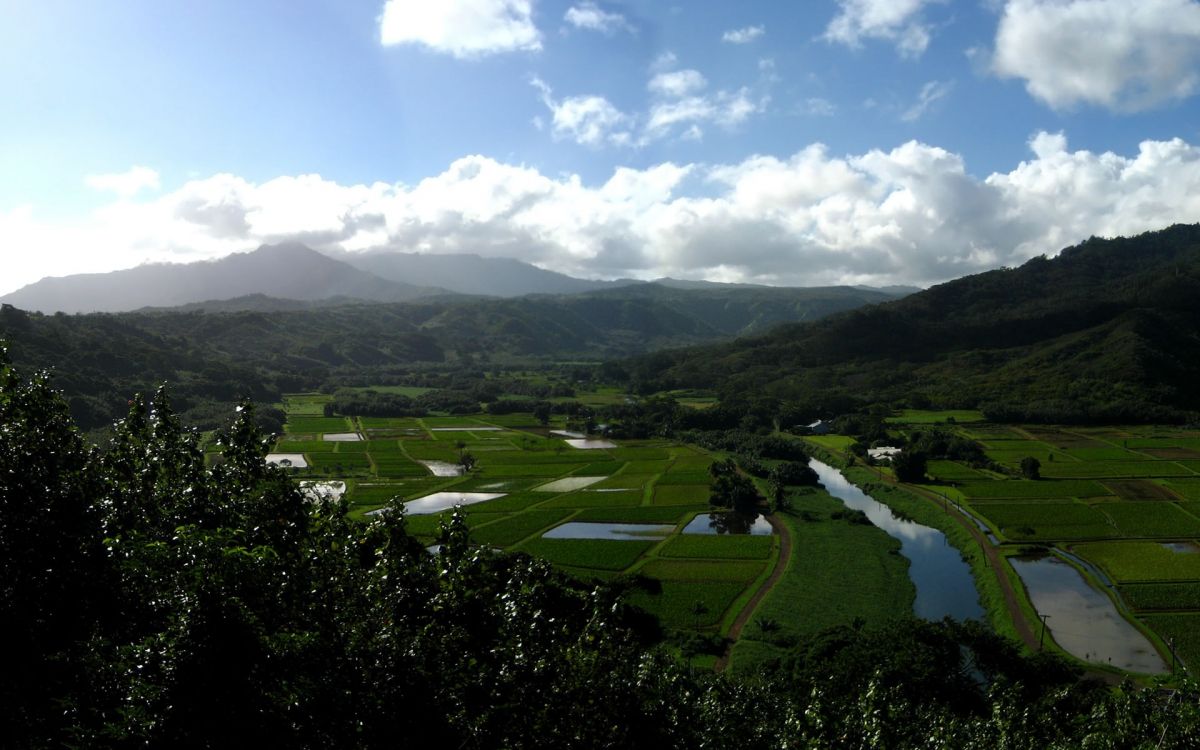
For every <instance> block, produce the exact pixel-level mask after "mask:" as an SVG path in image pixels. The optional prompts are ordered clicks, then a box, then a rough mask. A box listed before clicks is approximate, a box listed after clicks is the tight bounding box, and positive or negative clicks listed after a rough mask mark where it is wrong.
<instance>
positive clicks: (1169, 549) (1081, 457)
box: [812, 412, 1200, 667]
mask: <svg viewBox="0 0 1200 750" xmlns="http://www.w3.org/2000/svg"><path fill="white" fill-rule="evenodd" d="M935 415H936V413H933V414H930V415H928V416H927V417H925V418H919V415H918V417H917V418H910V416H909V414H908V413H907V412H906V413H904V414H903V415H901V416H900V417H898V418H895V420H894V421H895V422H897V423H901V424H907V425H909V427H908V428H907V429H909V430H917V429H922V428H926V427H927V426H928V425H929V424H930V423H932V422H937V421H939V420H937V419H936V418H935ZM956 421H957V420H956ZM944 429H950V430H952V431H953V432H955V433H957V434H958V435H961V436H963V437H966V438H970V439H972V440H976V441H978V442H979V443H980V444H981V445H982V446H983V448H984V451H985V453H986V456H987V458H988V459H989V460H990V461H992V462H994V463H992V464H991V465H990V467H981V466H974V467H973V466H968V465H966V464H965V463H962V462H957V461H947V460H936V461H930V462H929V465H928V467H927V476H928V477H929V478H928V479H927V481H926V485H927V486H929V485H932V486H930V489H933V490H934V491H935V492H937V493H938V494H941V495H943V496H945V497H948V498H950V499H952V500H955V501H956V502H959V503H960V504H961V506H962V507H963V508H964V509H966V510H968V511H970V513H971V514H972V515H974V516H975V517H976V518H978V519H982V521H984V522H986V524H987V525H988V526H989V527H990V530H991V531H992V533H993V534H994V535H995V537H996V539H997V542H998V543H999V544H1000V545H1001V547H1003V548H1006V549H1009V550H1017V549H1020V545H1024V544H1027V543H1030V542H1035V543H1038V544H1042V545H1047V546H1050V547H1057V548H1059V549H1061V550H1064V551H1066V552H1069V553H1071V554H1073V555H1076V556H1078V558H1080V559H1082V560H1084V561H1086V562H1087V563H1090V564H1091V565H1094V566H1095V567H1096V568H1097V569H1099V570H1100V571H1102V572H1103V574H1104V575H1105V576H1107V577H1108V578H1109V579H1110V580H1111V582H1112V583H1113V585H1114V587H1115V588H1114V591H1115V593H1117V594H1118V595H1119V596H1120V597H1121V599H1122V601H1123V602H1124V604H1125V605H1126V606H1127V607H1128V609H1129V610H1130V611H1132V612H1133V613H1134V614H1135V616H1136V617H1137V619H1138V620H1140V621H1141V623H1142V624H1143V625H1145V626H1147V627H1148V628H1149V629H1150V630H1152V631H1153V632H1154V633H1156V634H1157V635H1158V636H1159V637H1160V638H1161V639H1162V642H1163V643H1165V640H1166V639H1167V638H1170V637H1174V638H1175V640H1176V647H1177V651H1178V653H1179V656H1180V657H1181V658H1183V659H1184V660H1185V661H1186V662H1188V663H1190V664H1191V665H1192V666H1193V667H1196V666H1200V643H1197V642H1196V640H1197V639H1196V636H1195V635H1194V633H1195V628H1197V627H1200V502H1198V500H1200V461H1197V459H1196V456H1195V455H1194V454H1195V453H1196V452H1197V451H1198V449H1200V432H1196V431H1189V430H1184V429H1180V428H1174V427H1154V426H1133V427H1124V426H1114V427H1086V428H1077V427H1055V426H1046V425H1036V426H1014V425H991V424H986V423H971V424H966V425H961V426H960V425H956V424H949V425H946V426H945V428H944ZM831 437H836V436H823V437H821V438H812V440H813V441H814V442H816V441H829V439H830V438H831ZM1026 457H1033V458H1036V459H1038V461H1039V462H1040V464H1041V465H1040V472H1039V473H1040V475H1041V476H1040V478H1039V479H1027V478H1023V477H1021V472H1020V470H1019V466H1020V463H1021V460H1022V459H1024V458H1026ZM1006 474H1007V476H1006ZM1188 628H1191V629H1192V630H1190V631H1189V630H1188Z"/></svg>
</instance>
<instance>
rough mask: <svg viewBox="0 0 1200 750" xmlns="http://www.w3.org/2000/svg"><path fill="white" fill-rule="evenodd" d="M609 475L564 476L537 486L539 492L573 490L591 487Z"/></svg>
mask: <svg viewBox="0 0 1200 750" xmlns="http://www.w3.org/2000/svg"><path fill="white" fill-rule="evenodd" d="M605 479H608V477H563V478H562V479H556V480H554V481H553V482H548V483H546V484H543V485H542V486H541V487H535V488H534V489H535V490H537V491H538V492H573V491H575V490H581V489H583V488H584V487H591V486H592V485H593V484H596V483H597V482H603V481H604V480H605Z"/></svg>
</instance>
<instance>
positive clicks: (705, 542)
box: [660, 534, 775, 560]
mask: <svg viewBox="0 0 1200 750" xmlns="http://www.w3.org/2000/svg"><path fill="white" fill-rule="evenodd" d="M774 543H775V539H774V537H770V536H721V535H708V534H687V535H682V536H677V537H674V538H672V539H670V540H669V541H668V542H667V543H666V544H665V545H663V548H662V550H661V552H660V554H661V555H662V556H663V557H696V558H708V559H716V560H765V559H767V557H769V556H770V554H771V546H772V545H773V544H774Z"/></svg>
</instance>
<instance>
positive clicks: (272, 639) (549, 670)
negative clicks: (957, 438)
mask: <svg viewBox="0 0 1200 750" xmlns="http://www.w3.org/2000/svg"><path fill="white" fill-rule="evenodd" d="M114 435H115V436H114V438H113V440H112V443H111V445H110V446H108V448H107V450H105V451H104V452H99V451H97V450H96V449H94V448H91V447H89V446H88V445H87V444H86V443H85V442H84V441H83V440H82V439H81V438H80V437H79V434H78V432H77V431H76V429H75V428H74V426H73V424H72V422H71V419H70V417H69V414H68V411H67V407H66V405H65V404H64V403H63V401H62V400H61V399H60V398H59V397H58V396H57V395H56V394H54V393H53V392H52V391H51V390H50V389H49V387H48V385H47V383H46V381H45V378H44V377H41V376H39V377H34V378H33V379H31V380H24V379H22V378H20V377H18V376H17V375H16V374H15V373H14V372H13V371H12V370H11V369H10V368H8V367H7V366H5V365H3V364H0V625H2V626H3V627H4V629H5V632H6V633H7V634H8V635H9V642H8V643H7V644H6V645H7V646H8V663H7V664H6V665H5V669H4V671H3V678H2V679H0V736H3V737H4V738H5V744H6V746H9V747H45V746H105V747H125V746H134V745H136V746H152V747H158V746H169V747H211V746H230V747H235V746H236V747H240V746H249V745H255V744H261V745H264V746H270V747H363V748H366V747H384V746H396V745H401V744H414V743H415V744H418V745H424V744H430V745H432V744H434V743H437V744H438V745H439V746H447V747H480V748H482V747H593V746H594V747H655V748H659V747H707V748H720V747H738V748H745V747H825V746H836V747H885V746H886V747H956V748H960V747H989V748H990V747H1007V748H1026V747H1028V748H1035V747H1036V748H1044V747H1074V746H1079V745H1081V744H1086V745H1088V746H1095V747H1138V746H1155V745H1156V743H1159V742H1160V738H1161V747H1175V748H1182V747H1188V746H1190V745H1189V743H1190V742H1191V741H1192V739H1193V738H1194V737H1195V736H1197V733H1200V709H1198V708H1197V699H1198V696H1200V692H1198V691H1197V689H1196V688H1195V687H1194V686H1191V685H1190V684H1189V685H1187V686H1186V687H1185V689H1184V690H1182V691H1180V692H1178V693H1175V694H1173V695H1171V696H1167V695H1165V694H1162V693H1159V692H1156V691H1151V690H1145V691H1140V692H1138V691H1110V690H1108V689H1106V688H1101V687H1097V686H1091V685H1087V684H1080V683H1078V682H1077V681H1076V679H1075V676H1074V675H1072V674H1071V673H1070V672H1068V671H1067V670H1065V669H1064V668H1063V667H1062V666H1061V665H1059V664H1057V663H1055V662H1046V661H1041V660H1027V659H1024V658H1022V657H1020V656H1019V655H1018V654H1016V653H1015V652H1014V651H1013V649H1012V648H1011V646H1009V645H1007V644H1006V643H1005V642H1004V641H1001V640H998V639H996V638H995V637H993V636H991V635H989V634H987V633H986V632H983V631H982V630H980V629H979V628H977V627H973V626H966V625H954V624H951V623H937V624H930V623H907V624H898V625H896V626H894V627H890V628H888V630H887V631H886V633H871V632H865V631H858V630H854V629H852V628H851V629H839V630H835V631H829V632H827V633H826V634H824V635H823V636H822V637H820V638H818V639H815V640H812V641H809V642H804V643H800V644H798V645H797V646H796V648H795V649H794V651H793V653H792V656H790V657H789V658H787V659H784V660H781V661H779V662H778V663H777V664H776V665H775V667H774V669H773V670H771V671H769V672H767V673H764V674H762V675H760V676H757V677H755V678H753V679H743V680H733V679H728V678H725V677H722V676H717V675H694V674H691V673H690V672H689V671H688V670H687V668H686V666H684V665H680V664H679V663H677V662H676V661H674V660H673V659H672V658H669V657H667V656H665V655H663V654H661V653H658V652H653V651H648V650H647V649H646V647H645V645H644V644H645V643H646V642H647V640H646V638H647V637H648V636H649V633H648V630H649V629H648V628H647V627H646V624H645V623H646V621H645V619H644V618H643V617H642V616H641V615H640V614H639V613H638V612H637V611H636V610H634V609H632V608H630V607H628V606H626V605H625V604H623V603H622V592H623V590H624V589H626V588H628V587H627V586H624V585H622V584H620V583H617V584H614V585H611V586H607V587H591V586H583V585H581V584H579V583H577V582H574V581H572V580H571V579H569V578H567V577H565V576H563V575H561V574H559V573H557V572H555V571H554V570H553V569H552V568H551V567H550V566H549V565H547V564H546V563H543V562H540V561H537V560H534V559H531V558H529V557H526V556H522V555H500V554H493V553H489V552H486V551H484V550H480V549H478V548H474V547H472V546H471V545H470V544H469V542H468V535H467V530H466V528H465V525H464V523H463V521H462V519H461V517H460V518H456V519H454V520H453V521H452V522H451V523H450V524H448V525H447V526H446V528H445V529H444V530H443V532H442V537H443V538H442V542H443V546H442V548H441V550H440V551H439V552H438V553H437V554H436V555H431V554H429V553H428V552H427V551H426V550H425V549H424V548H423V547H422V546H421V545H420V544H418V543H417V542H416V541H415V540H414V538H413V537H411V536H410V535H409V534H408V533H407V532H406V530H405V520H404V518H403V515H402V514H401V513H399V512H396V513H393V514H390V515H385V516H383V517H381V518H379V519H378V520H375V521H373V522H371V523H367V524H359V523H352V522H349V521H347V520H346V518H345V514H344V508H343V507H341V506H339V505H336V504H326V503H321V504H310V503H308V502H307V501H306V500H305V499H304V497H303V496H302V495H301V494H300V493H299V491H298V490H297V489H296V487H295V486H294V485H293V484H292V482H291V480H290V479H289V478H288V477H287V475H286V474H285V473H284V472H283V471H281V470H278V469H274V468H271V467H268V466H265V465H264V463H263V455H264V453H265V446H264V444H263V440H262V437H261V435H259V434H258V433H257V431H256V429H255V428H254V425H253V422H252V420H251V419H250V418H249V415H248V414H247V413H245V412H243V413H242V414H240V415H239V417H238V419H237V420H236V422H235V423H234V425H233V426H232V427H231V428H230V429H228V430H227V432H226V436H225V439H224V440H225V445H224V453H223V458H222V459H221V460H220V461H218V462H217V463H216V464H215V465H213V466H207V465H206V463H205V461H204V457H203V455H202V454H201V452H200V451H199V450H198V448H197V447H196V443H195V440H194V438H193V437H192V436H191V435H189V434H188V433H187V432H186V431H185V430H183V429H182V428H181V427H180V425H179V423H178V420H177V419H176V417H175V416H174V415H173V413H172V412H171V410H170V408H169V405H168V404H167V399H166V397H165V395H163V394H161V393H160V394H158V395H157V396H156V397H155V398H154V399H153V401H152V402H144V401H142V400H140V399H137V400H135V401H134V402H133V403H132V404H131V406H130V411H129V415H128V416H127V417H126V418H125V419H124V420H123V421H122V422H121V423H120V424H119V425H117V427H116V428H115V430H114Z"/></svg>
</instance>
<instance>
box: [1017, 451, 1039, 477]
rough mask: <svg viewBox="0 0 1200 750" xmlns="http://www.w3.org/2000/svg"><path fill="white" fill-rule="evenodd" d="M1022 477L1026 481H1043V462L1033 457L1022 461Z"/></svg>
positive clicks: (1027, 457)
mask: <svg viewBox="0 0 1200 750" xmlns="http://www.w3.org/2000/svg"><path fill="white" fill-rule="evenodd" d="M1021 475H1022V476H1024V477H1025V478H1026V479H1041V478H1042V462H1041V461H1039V460H1037V459H1036V458H1034V457H1033V456H1026V457H1025V458H1022V459H1021Z"/></svg>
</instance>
